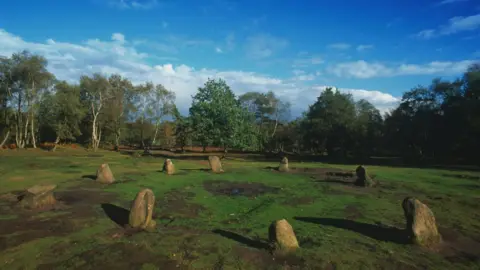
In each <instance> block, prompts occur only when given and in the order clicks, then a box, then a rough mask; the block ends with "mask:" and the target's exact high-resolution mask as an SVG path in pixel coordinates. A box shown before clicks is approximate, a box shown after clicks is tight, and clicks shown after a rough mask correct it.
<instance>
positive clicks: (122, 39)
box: [112, 33, 125, 43]
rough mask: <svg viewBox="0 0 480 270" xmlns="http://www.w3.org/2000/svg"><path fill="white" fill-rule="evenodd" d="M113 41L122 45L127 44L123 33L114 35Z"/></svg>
mask: <svg viewBox="0 0 480 270" xmlns="http://www.w3.org/2000/svg"><path fill="white" fill-rule="evenodd" d="M112 40H115V41H118V42H120V43H124V42H125V36H124V35H123V34H122V33H114V34H113V35H112Z"/></svg>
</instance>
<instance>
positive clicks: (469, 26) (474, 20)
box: [415, 14, 480, 39]
mask: <svg viewBox="0 0 480 270" xmlns="http://www.w3.org/2000/svg"><path fill="white" fill-rule="evenodd" d="M479 28H480V14H476V15H472V16H468V17H463V16H457V17H453V18H451V19H449V20H448V23H447V24H445V25H442V26H440V27H438V28H437V29H426V30H422V31H420V32H418V33H417V34H416V35H415V36H416V37H418V38H423V39H431V38H434V37H439V36H446V35H452V34H456V33H460V32H467V31H474V30H477V29H479Z"/></svg>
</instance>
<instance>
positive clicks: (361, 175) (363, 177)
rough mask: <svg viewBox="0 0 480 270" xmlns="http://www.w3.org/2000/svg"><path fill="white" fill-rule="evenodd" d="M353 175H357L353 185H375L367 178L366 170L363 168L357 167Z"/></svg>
mask: <svg viewBox="0 0 480 270" xmlns="http://www.w3.org/2000/svg"><path fill="white" fill-rule="evenodd" d="M355 173H356V175H357V180H356V181H355V185H357V186H361V187H373V186H374V185H375V182H374V181H373V180H372V178H370V176H368V174H367V169H365V167H363V166H361V165H360V166H358V167H357V169H356V170H355Z"/></svg>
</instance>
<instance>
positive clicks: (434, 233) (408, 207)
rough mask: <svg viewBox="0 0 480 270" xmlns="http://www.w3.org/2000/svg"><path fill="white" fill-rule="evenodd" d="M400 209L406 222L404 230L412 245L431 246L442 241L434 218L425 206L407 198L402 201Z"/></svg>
mask: <svg viewBox="0 0 480 270" xmlns="http://www.w3.org/2000/svg"><path fill="white" fill-rule="evenodd" d="M402 207H403V212H404V214H405V219H406V220H407V228H406V230H407V233H408V236H409V238H410V240H411V241H412V243H414V244H418V245H420V246H431V245H435V244H438V243H440V242H441V241H442V236H441V235H440V233H439V232H438V229H437V224H436V221H435V216H434V215H433V212H432V210H430V208H428V206H427V205H425V204H423V203H422V202H420V201H419V200H417V199H415V198H412V197H407V198H405V199H404V200H403V202H402Z"/></svg>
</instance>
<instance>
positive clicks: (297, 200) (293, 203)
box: [282, 196, 315, 206]
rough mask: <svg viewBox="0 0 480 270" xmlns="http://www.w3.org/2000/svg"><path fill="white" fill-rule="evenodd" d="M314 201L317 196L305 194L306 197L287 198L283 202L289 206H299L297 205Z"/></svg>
mask: <svg viewBox="0 0 480 270" xmlns="http://www.w3.org/2000/svg"><path fill="white" fill-rule="evenodd" d="M314 202H315V198H313V197H311V196H304V197H298V198H291V199H287V200H285V201H284V202H283V203H282V204H283V205H288V206H297V205H305V204H312V203H314Z"/></svg>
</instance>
